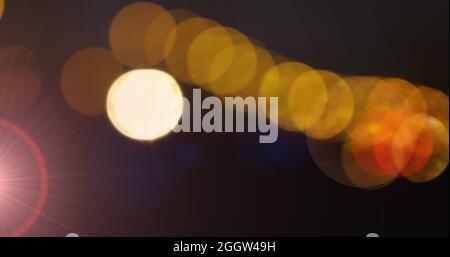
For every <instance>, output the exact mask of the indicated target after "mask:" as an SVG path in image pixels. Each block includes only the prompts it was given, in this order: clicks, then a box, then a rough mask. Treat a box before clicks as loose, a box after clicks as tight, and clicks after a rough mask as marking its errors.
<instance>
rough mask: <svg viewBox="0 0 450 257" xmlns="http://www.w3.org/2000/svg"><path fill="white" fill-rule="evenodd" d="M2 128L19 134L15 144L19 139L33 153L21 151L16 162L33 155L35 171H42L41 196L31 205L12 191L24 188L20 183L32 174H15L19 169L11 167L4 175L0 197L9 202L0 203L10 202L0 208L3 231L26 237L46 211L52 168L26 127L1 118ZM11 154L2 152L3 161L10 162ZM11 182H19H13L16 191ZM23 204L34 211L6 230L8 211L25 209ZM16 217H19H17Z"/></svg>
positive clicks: (40, 173)
mask: <svg viewBox="0 0 450 257" xmlns="http://www.w3.org/2000/svg"><path fill="white" fill-rule="evenodd" d="M0 129H2V130H4V131H6V132H7V133H9V134H10V135H12V136H14V137H15V138H14V139H13V140H14V145H16V144H17V143H18V142H19V143H22V144H24V146H25V147H24V149H25V151H28V152H29V153H23V152H20V153H19V154H17V156H18V157H17V158H19V160H20V161H16V162H18V163H19V164H21V165H20V166H22V165H27V164H29V163H27V162H25V161H24V160H23V159H20V158H23V155H26V154H31V155H32V157H33V158H34V159H35V160H34V163H35V167H33V172H34V170H37V172H38V173H39V174H38V181H39V183H38V185H37V188H38V194H37V199H35V200H34V204H31V205H26V204H24V203H23V202H21V201H19V200H17V199H16V198H15V196H14V195H11V194H10V191H12V192H20V190H21V188H17V186H20V185H21V182H20V181H26V180H27V179H29V178H30V177H23V174H22V173H21V172H17V174H15V173H16V172H14V171H15V170H14V169H13V170H12V171H11V170H8V173H6V175H7V176H1V177H0V197H2V198H4V199H6V200H5V201H0V203H4V202H8V203H9V204H8V205H7V204H6V203H5V204H2V206H1V208H0V209H1V212H0V226H2V229H1V230H0V231H2V232H1V233H3V234H0V235H3V236H12V237H18V236H22V235H24V234H25V233H27V231H28V230H29V229H30V228H31V227H32V226H33V224H35V222H36V221H37V219H38V218H39V216H40V215H41V213H42V211H43V208H44V206H45V202H46V199H47V194H48V170H47V165H46V162H45V160H44V156H43V155H42V152H41V150H40V149H39V147H38V146H37V144H36V143H35V142H34V140H33V139H32V138H31V137H30V135H28V133H27V132H25V131H24V130H23V129H21V128H20V127H18V126H17V125H15V124H13V123H11V122H9V121H7V120H2V119H0ZM6 139H8V138H6ZM2 141H3V140H2ZM0 143H1V142H0ZM8 146H9V147H10V148H9V149H8V151H7V152H11V151H10V150H11V145H8ZM13 147H14V146H13ZM21 150H23V149H21ZM7 155H8V154H7V153H4V152H2V153H0V156H1V157H2V158H1V159H0V160H1V161H2V162H3V161H6V162H7V161H8V160H7V159H8V156H7ZM5 156H6V157H5ZM13 167H17V166H13ZM1 173H3V175H5V172H4V171H3V172H2V171H0V175H2V174H1ZM2 180H3V181H2ZM11 182H16V183H13V185H14V186H15V187H16V188H14V189H13V190H11V189H10V188H9V187H8V186H10V185H11ZM17 182H20V183H17ZM28 193H29V192H28ZM35 198H36V197H35ZM3 205H4V206H3ZM15 205H17V206H15ZM23 207H26V210H27V211H28V212H31V213H29V214H26V215H24V217H25V218H24V219H22V220H21V221H20V222H18V223H17V224H14V227H13V228H10V226H9V227H7V229H5V228H6V225H5V223H7V222H9V221H8V219H7V218H8V217H7V216H6V214H7V212H8V211H12V210H17V208H23ZM15 218H18V217H17V216H16V217H15Z"/></svg>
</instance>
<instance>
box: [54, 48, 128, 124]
mask: <svg viewBox="0 0 450 257" xmlns="http://www.w3.org/2000/svg"><path fill="white" fill-rule="evenodd" d="M123 72H124V69H123V68H122V66H121V65H120V64H119V63H118V62H117V61H116V59H115V58H114V55H113V54H112V53H111V52H110V51H109V50H107V49H103V48H87V49H83V50H81V51H79V52H77V53H76V54H74V55H72V56H71V57H70V58H69V60H68V61H67V62H66V64H65V65H64V67H63V70H62V72H61V81H60V84H61V90H62V93H63V95H64V98H65V99H66V101H67V102H68V103H69V105H70V106H71V107H72V108H73V109H74V110H76V111H77V112H79V113H81V114H83V115H85V116H94V115H99V114H103V113H104V112H105V111H106V105H105V101H106V96H107V94H108V90H109V88H110V87H111V84H112V83H113V82H114V80H116V79H117V78H118V77H119V76H120V75H122V73H123Z"/></svg>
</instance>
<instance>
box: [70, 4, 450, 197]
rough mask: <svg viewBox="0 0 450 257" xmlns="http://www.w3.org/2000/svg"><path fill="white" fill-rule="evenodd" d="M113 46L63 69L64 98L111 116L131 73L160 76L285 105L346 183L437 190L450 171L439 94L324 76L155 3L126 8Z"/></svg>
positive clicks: (388, 82) (444, 105)
mask: <svg viewBox="0 0 450 257" xmlns="http://www.w3.org/2000/svg"><path fill="white" fill-rule="evenodd" d="M109 42H110V47H111V50H107V49H101V48H88V49H83V50H81V51H80V52H78V53H76V54H75V55H74V56H72V57H71V58H70V59H69V60H68V62H67V63H66V65H65V66H64V68H63V71H62V75H61V87H62V91H63V94H64V96H65V98H66V100H67V101H68V102H69V104H70V105H71V106H72V107H73V108H74V109H75V110H77V111H78V112H80V113H81V114H84V115H88V116H92V115H98V114H102V113H104V112H105V108H106V106H105V101H106V97H107V94H108V91H109V90H110V87H111V85H112V84H113V81H115V80H116V79H118V78H119V76H120V75H121V74H123V73H124V72H125V70H128V69H131V70H133V69H145V68H157V69H161V70H165V71H167V72H168V73H170V74H171V75H172V76H174V77H175V78H176V79H177V80H178V81H181V82H183V83H185V84H190V85H194V86H198V87H200V88H202V89H203V90H206V91H208V92H210V93H211V94H214V95H217V96H221V97H223V96H241V97H244V98H245V97H248V96H252V97H278V98H279V118H278V120H277V121H276V122H277V124H278V125H279V126H280V127H281V128H283V129H285V130H288V131H290V132H299V133H304V134H306V135H307V136H308V138H309V139H308V146H309V150H310V153H311V155H312V157H313V159H314V161H315V162H316V164H317V165H318V166H319V167H320V168H321V169H322V170H323V172H324V173H325V174H326V175H328V176H329V177H330V178H332V179H334V180H336V181H338V182H340V183H342V184H345V185H348V186H352V187H357V188H363V189H378V188H380V187H383V186H385V185H388V184H390V183H391V182H392V181H394V180H395V179H396V178H398V177H402V178H407V179H408V180H410V181H412V182H416V183H421V182H427V181H430V180H432V179H434V178H436V177H437V176H439V175H440V174H441V173H442V172H443V171H444V170H445V169H446V167H447V165H448V156H449V151H448V116H449V114H448V108H449V107H448V105H449V102H448V96H447V95H446V94H444V93H443V92H440V91H438V90H435V89H432V88H429V87H426V86H421V85H414V84H412V83H411V82H408V81H405V80H402V79H397V78H384V77H362V76H361V77H358V76H343V75H339V74H336V73H333V72H331V71H325V70H316V69H314V68H312V67H310V66H308V65H306V64H303V63H300V62H297V61H293V60H290V59H289V58H287V57H284V56H281V55H279V54H277V53H275V52H273V51H270V50H268V49H267V48H265V47H264V46H263V45H262V44H261V43H260V42H258V41H256V40H254V39H252V38H249V37H247V36H246V35H244V34H243V33H241V32H240V31H238V30H236V29H234V28H230V27H226V26H222V25H220V24H219V23H217V22H215V21H212V20H209V19H207V18H204V17H200V16H198V15H196V14H195V13H192V12H190V11H187V10H170V11H168V10H165V9H164V8H162V7H160V6H158V5H156V4H153V3H149V2H139V3H134V4H131V5H129V6H126V7H125V8H123V9H122V10H121V11H120V12H119V13H118V14H117V15H116V16H115V18H114V19H113V21H112V23H111V26H110V31H109ZM116 83H117V82H116ZM155 108H156V107H155ZM268 118H269V117H268Z"/></svg>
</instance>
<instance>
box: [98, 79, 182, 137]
mask: <svg viewBox="0 0 450 257" xmlns="http://www.w3.org/2000/svg"><path fill="white" fill-rule="evenodd" d="M107 112H108V117H109V119H110V120H111V122H112V124H113V125H114V127H115V128H116V129H117V130H119V131H120V132H121V133H122V134H123V135H125V136H127V137H129V138H132V139H135V140H142V141H152V140H156V139H158V138H161V137H163V136H165V135H167V134H168V133H170V132H171V131H172V129H173V128H175V126H176V125H177V124H178V122H179V120H180V119H181V116H182V114H183V96H182V92H181V89H180V87H179V85H178V83H177V82H176V81H175V79H173V78H172V77H171V76H170V75H169V74H167V73H164V72H162V71H159V70H134V71H130V72H128V73H126V74H124V75H122V76H121V77H120V78H118V79H117V80H116V81H115V82H114V84H113V85H112V87H111V89H110V90H109V93H108V97H107Z"/></svg>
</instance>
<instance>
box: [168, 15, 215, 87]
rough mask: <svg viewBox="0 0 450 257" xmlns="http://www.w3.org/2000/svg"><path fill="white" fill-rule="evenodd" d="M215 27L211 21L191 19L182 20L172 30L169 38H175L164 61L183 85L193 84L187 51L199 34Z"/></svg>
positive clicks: (197, 18)
mask: <svg viewBox="0 0 450 257" xmlns="http://www.w3.org/2000/svg"><path fill="white" fill-rule="evenodd" d="M215 26H218V24H217V23H216V22H214V21H212V20H209V19H205V18H200V17H193V18H190V19H187V20H182V21H181V22H179V23H178V24H177V27H176V28H175V29H172V31H171V33H170V35H169V37H170V38H173V37H175V41H174V44H173V47H172V50H171V51H170V53H169V55H168V56H167V57H166V59H165V64H166V66H167V69H168V71H169V72H170V74H172V75H173V76H175V78H177V79H178V80H180V81H183V82H185V83H193V81H192V78H191V75H190V71H189V68H188V52H189V49H190V47H191V45H192V42H193V41H194V40H195V39H196V38H197V36H198V35H199V34H201V33H202V32H204V31H206V30H208V29H210V28H213V27H215Z"/></svg>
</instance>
